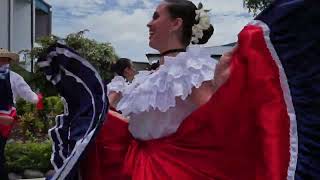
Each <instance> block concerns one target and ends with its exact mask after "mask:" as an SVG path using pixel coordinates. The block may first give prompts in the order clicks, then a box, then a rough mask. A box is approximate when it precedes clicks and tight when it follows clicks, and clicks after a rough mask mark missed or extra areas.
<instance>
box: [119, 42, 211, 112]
mask: <svg viewBox="0 0 320 180" xmlns="http://www.w3.org/2000/svg"><path fill="white" fill-rule="evenodd" d="M216 62H217V61H215V60H214V59H212V58H211V53H210V51H209V49H206V48H200V47H194V48H188V49H187V52H182V53H179V54H178V55H177V56H176V57H168V56H165V63H164V64H163V65H161V66H160V68H159V70H158V71H156V72H154V73H153V74H150V75H148V76H147V77H146V78H145V79H144V80H143V81H140V84H136V85H135V87H131V88H130V91H127V92H125V93H124V94H123V97H122V99H121V100H120V101H119V103H118V105H117V110H120V111H121V112H122V113H123V115H129V114H130V113H139V112H145V111H149V110H150V108H153V109H158V110H160V111H161V112H166V111H167V110H168V109H169V108H170V107H174V106H175V105H176V97H180V98H181V99H182V100H185V99H186V98H187V97H188V96H189V95H190V94H191V92H192V88H193V87H196V88H199V87H200V86H201V84H202V83H203V82H204V81H208V80H211V79H213V75H214V69H215V65H216ZM144 77H145V76H144Z"/></svg>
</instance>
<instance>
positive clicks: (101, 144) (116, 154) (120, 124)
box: [80, 112, 131, 180]
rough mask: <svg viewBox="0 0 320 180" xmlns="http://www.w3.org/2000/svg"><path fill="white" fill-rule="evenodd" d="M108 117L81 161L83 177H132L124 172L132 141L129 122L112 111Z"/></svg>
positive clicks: (90, 179) (94, 179) (123, 179)
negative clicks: (127, 153)
mask: <svg viewBox="0 0 320 180" xmlns="http://www.w3.org/2000/svg"><path fill="white" fill-rule="evenodd" d="M107 119H108V120H106V121H105V123H104V125H103V126H102V129H101V131H100V132H99V134H98V136H97V138H96V140H95V142H94V143H93V144H91V145H89V148H88V152H87V156H86V157H85V159H84V160H82V161H81V162H80V168H81V172H82V173H81V176H82V179H86V180H104V179H115V180H127V179H130V178H129V177H128V176H127V175H125V174H124V173H122V168H123V163H124V159H125V155H126V152H127V150H128V146H129V143H130V141H131V136H130V133H129V131H128V123H127V122H125V121H123V120H121V119H119V118H117V117H116V116H114V115H113V114H112V113H110V112H109V113H108V114H107Z"/></svg>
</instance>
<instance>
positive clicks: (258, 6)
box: [244, 0, 272, 14]
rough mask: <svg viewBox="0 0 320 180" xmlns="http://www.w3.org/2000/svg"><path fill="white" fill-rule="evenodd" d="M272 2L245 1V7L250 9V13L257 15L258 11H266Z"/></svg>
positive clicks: (263, 0)
mask: <svg viewBox="0 0 320 180" xmlns="http://www.w3.org/2000/svg"><path fill="white" fill-rule="evenodd" d="M271 2H272V0H244V5H245V6H246V7H247V8H248V9H249V12H252V13H253V14H257V12H258V11H261V10H263V9H265V8H266V7H267V6H268V5H269V4H270V3H271Z"/></svg>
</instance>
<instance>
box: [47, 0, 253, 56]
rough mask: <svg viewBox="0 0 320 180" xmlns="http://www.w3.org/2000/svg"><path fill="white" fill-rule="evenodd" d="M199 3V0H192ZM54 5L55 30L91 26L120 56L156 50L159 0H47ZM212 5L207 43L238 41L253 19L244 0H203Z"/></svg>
mask: <svg viewBox="0 0 320 180" xmlns="http://www.w3.org/2000/svg"><path fill="white" fill-rule="evenodd" d="M191 1H192V2H193V3H194V4H196V5H197V4H198V3H199V2H200V0H191ZM46 2H48V3H49V4H50V5H51V6H52V13H53V17H52V33H53V34H54V35H57V36H60V37H65V36H66V35H67V34H69V33H73V32H78V31H81V30H84V29H88V30H89V32H87V33H86V37H88V38H90V39H94V40H96V41H98V42H109V43H111V44H112V46H113V47H114V48H115V51H116V53H117V54H118V55H119V57H126V58H129V59H132V60H134V61H147V59H146V56H145V54H146V53H154V52H156V51H155V50H153V49H151V48H150V47H149V46H148V37H149V34H148V33H149V32H148V28H147V26H146V25H147V23H148V22H149V21H150V20H151V18H152V14H153V12H154V10H155V9H156V7H157V5H158V4H159V2H161V1H160V0H46ZM201 2H202V4H203V5H204V8H205V9H210V10H211V11H210V18H211V24H213V26H214V28H215V32H214V34H213V36H212V37H211V39H210V40H209V42H208V43H207V44H206V45H205V46H217V45H223V44H228V43H232V42H235V41H236V40H237V34H238V33H239V32H240V30H241V29H242V28H243V27H244V26H245V25H246V24H247V23H248V22H249V21H250V20H252V15H251V14H249V13H248V10H247V9H245V8H244V7H243V1H242V0H201Z"/></svg>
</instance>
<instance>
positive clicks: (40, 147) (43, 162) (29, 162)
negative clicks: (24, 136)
mask: <svg viewBox="0 0 320 180" xmlns="http://www.w3.org/2000/svg"><path fill="white" fill-rule="evenodd" d="M51 152H52V147H51V143H50V141H44V142H41V143H34V142H26V143H22V142H13V143H8V144H7V146H6V151H5V156H6V160H7V166H8V170H9V171H10V172H22V171H23V170H25V169H37V170H40V171H42V172H46V171H48V170H49V169H52V167H51V164H50V156H51Z"/></svg>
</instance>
